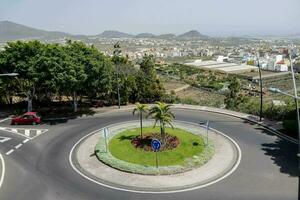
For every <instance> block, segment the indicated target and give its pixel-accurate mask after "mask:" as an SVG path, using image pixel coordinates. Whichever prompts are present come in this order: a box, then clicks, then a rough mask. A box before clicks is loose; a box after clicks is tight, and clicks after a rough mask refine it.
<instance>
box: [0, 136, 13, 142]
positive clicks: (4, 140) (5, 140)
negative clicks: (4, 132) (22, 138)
mask: <svg viewBox="0 0 300 200" xmlns="http://www.w3.org/2000/svg"><path fill="white" fill-rule="evenodd" d="M1 138H2V139H1ZM8 140H11V138H9V137H3V136H0V142H1V143H4V142H7V141H8Z"/></svg>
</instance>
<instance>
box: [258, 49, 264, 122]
mask: <svg viewBox="0 0 300 200" xmlns="http://www.w3.org/2000/svg"><path fill="white" fill-rule="evenodd" d="M257 67H258V73H259V86H260V112H259V121H260V122H261V119H262V112H263V111H262V110H263V87H262V78H261V68H260V65H259V53H257Z"/></svg>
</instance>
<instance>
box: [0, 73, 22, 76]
mask: <svg viewBox="0 0 300 200" xmlns="http://www.w3.org/2000/svg"><path fill="white" fill-rule="evenodd" d="M18 75H19V74H18V73H7V74H0V76H12V77H13V76H18Z"/></svg>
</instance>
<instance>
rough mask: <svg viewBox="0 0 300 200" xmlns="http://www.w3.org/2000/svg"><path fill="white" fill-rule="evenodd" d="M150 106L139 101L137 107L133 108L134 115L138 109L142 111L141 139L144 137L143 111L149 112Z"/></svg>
mask: <svg viewBox="0 0 300 200" xmlns="http://www.w3.org/2000/svg"><path fill="white" fill-rule="evenodd" d="M148 109H149V108H148V106H147V105H145V104H141V103H137V104H136V107H135V108H134V109H133V112H132V114H133V115H134V114H135V112H136V111H138V112H139V113H140V124H141V139H143V113H145V114H146V113H147V111H148Z"/></svg>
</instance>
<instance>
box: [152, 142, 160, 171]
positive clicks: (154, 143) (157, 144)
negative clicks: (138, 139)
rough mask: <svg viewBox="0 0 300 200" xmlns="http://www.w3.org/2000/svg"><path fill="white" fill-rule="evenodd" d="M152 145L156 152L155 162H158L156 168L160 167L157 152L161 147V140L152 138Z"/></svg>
mask: <svg viewBox="0 0 300 200" xmlns="http://www.w3.org/2000/svg"><path fill="white" fill-rule="evenodd" d="M151 147H152V149H153V150H154V152H155V162H156V168H158V158H157V152H158V151H159V149H160V147H161V142H160V141H159V140H158V139H152V141H151Z"/></svg>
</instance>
